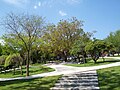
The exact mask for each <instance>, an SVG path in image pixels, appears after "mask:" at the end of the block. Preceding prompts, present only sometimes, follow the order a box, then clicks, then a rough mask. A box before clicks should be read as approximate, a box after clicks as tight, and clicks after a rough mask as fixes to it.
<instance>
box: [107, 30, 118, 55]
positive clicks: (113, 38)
mask: <svg viewBox="0 0 120 90" xmlns="http://www.w3.org/2000/svg"><path fill="white" fill-rule="evenodd" d="M105 41H106V42H109V43H112V44H113V45H114V47H115V49H116V50H115V51H116V52H117V53H118V54H119V53H120V30H117V31H116V32H111V33H110V34H109V36H108V37H107V38H106V39H105Z"/></svg>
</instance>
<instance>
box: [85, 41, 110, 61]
mask: <svg viewBox="0 0 120 90" xmlns="http://www.w3.org/2000/svg"><path fill="white" fill-rule="evenodd" d="M110 48H112V45H110V44H109V43H107V42H105V41H103V40H97V39H95V40H94V41H91V42H89V43H88V44H87V45H86V47H85V51H86V52H87V53H89V54H90V55H91V57H92V59H93V60H94V62H95V63H96V61H97V60H98V59H99V57H100V56H101V55H102V54H103V53H104V52H106V51H109V50H110Z"/></svg>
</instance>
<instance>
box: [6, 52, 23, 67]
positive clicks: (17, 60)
mask: <svg viewBox="0 0 120 90" xmlns="http://www.w3.org/2000/svg"><path fill="white" fill-rule="evenodd" d="M22 62H23V59H22V57H21V56H20V54H18V53H17V54H10V55H9V56H8V57H7V58H6V60H5V65H4V66H5V67H7V66H9V65H13V66H19V65H21V64H22Z"/></svg>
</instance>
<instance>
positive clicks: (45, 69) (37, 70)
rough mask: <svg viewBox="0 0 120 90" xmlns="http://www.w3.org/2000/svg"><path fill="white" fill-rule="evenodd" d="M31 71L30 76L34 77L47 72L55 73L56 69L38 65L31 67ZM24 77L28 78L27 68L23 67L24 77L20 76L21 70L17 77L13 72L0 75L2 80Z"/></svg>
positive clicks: (17, 71) (16, 73)
mask: <svg viewBox="0 0 120 90" xmlns="http://www.w3.org/2000/svg"><path fill="white" fill-rule="evenodd" d="M29 71H30V75H34V74H40V73H45V72H51V71H54V69H52V68H49V67H46V66H43V65H39V64H38V65H32V66H30V69H29ZM23 76H26V68H25V66H24V67H23V75H21V74H20V70H16V72H15V75H13V71H9V72H6V73H0V78H10V77H23Z"/></svg>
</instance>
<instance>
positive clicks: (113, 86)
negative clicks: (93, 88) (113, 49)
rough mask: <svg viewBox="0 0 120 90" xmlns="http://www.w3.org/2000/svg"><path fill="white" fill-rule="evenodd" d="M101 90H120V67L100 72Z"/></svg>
mask: <svg viewBox="0 0 120 90" xmlns="http://www.w3.org/2000/svg"><path fill="white" fill-rule="evenodd" d="M97 72H98V79H99V86H100V89H101V90H120V66H116V67H111V68H106V69H101V70H98V71H97Z"/></svg>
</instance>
